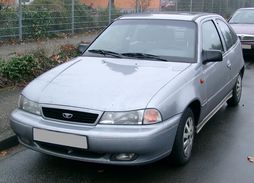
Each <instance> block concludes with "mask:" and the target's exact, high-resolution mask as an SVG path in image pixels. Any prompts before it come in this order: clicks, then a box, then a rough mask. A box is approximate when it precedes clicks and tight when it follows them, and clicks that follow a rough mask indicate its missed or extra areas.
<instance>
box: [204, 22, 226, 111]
mask: <svg viewBox="0 0 254 183" xmlns="http://www.w3.org/2000/svg"><path fill="white" fill-rule="evenodd" d="M201 29H202V49H203V50H220V51H222V52H223V53H224V46H223V42H222V39H221V37H220V34H219V32H218V29H217V28H216V26H215V22H214V21H213V20H208V21H205V22H203V23H202V27H201ZM228 59H229V56H228V55H227V54H224V55H223V61H220V62H219V61H218V62H210V63H206V64H203V65H202V67H203V76H204V87H205V91H206V112H205V113H206V114H208V113H210V112H211V111H212V110H213V109H214V108H215V107H216V106H217V105H218V104H219V103H220V102H221V101H222V100H223V99H224V98H225V96H226V95H227V91H226V90H225V86H226V84H227V82H228V81H229V78H230V77H229V75H228V74H229V69H228V66H227V60H228Z"/></svg>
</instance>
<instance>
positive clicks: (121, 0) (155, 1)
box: [80, 0, 160, 9]
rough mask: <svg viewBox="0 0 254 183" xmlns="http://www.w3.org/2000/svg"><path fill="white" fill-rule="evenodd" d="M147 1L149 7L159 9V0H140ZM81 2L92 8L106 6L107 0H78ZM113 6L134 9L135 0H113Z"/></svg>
mask: <svg viewBox="0 0 254 183" xmlns="http://www.w3.org/2000/svg"><path fill="white" fill-rule="evenodd" d="M141 1H144V2H145V1H149V7H148V8H149V9H159V7H160V0H141ZM80 2H81V3H85V4H86V5H88V6H91V7H93V8H107V7H108V0H80ZM115 7H116V8H117V9H135V8H136V0H115Z"/></svg>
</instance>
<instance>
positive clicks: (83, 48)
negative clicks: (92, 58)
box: [78, 43, 89, 54]
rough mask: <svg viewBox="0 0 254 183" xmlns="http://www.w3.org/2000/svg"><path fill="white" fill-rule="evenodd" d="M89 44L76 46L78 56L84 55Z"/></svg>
mask: <svg viewBox="0 0 254 183" xmlns="http://www.w3.org/2000/svg"><path fill="white" fill-rule="evenodd" d="M88 46H89V44H85V43H81V44H80V45H79V46H78V51H79V53H80V54H82V53H84V52H85V51H86V49H87V48H88Z"/></svg>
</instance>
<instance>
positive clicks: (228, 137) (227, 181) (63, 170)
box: [0, 61, 254, 183]
mask: <svg viewBox="0 0 254 183" xmlns="http://www.w3.org/2000/svg"><path fill="white" fill-rule="evenodd" d="M195 140H196V141H195V144H194V149H193V156H192V159H191V161H190V163H189V164H187V165H186V166H184V167H175V166H174V165H173V164H172V163H170V162H167V161H166V160H161V161H159V162H157V163H153V164H150V165H146V166H138V167H121V166H120V167H119V166H108V165H98V164H90V163H83V162H77V161H72V160H65V159H61V158H56V157H51V156H47V155H43V154H40V153H37V152H34V151H32V150H28V149H26V148H23V147H22V148H21V147H19V148H17V149H16V151H12V153H10V154H9V155H7V156H6V157H4V158H3V157H2V158H1V157H0V182H103V183H104V182H116V183H119V182H139V183H141V182H145V183H147V182H173V183H254V163H250V162H249V161H248V160H247V157H248V156H249V155H253V156H254V62H253V61H252V62H250V63H248V64H247V70H246V74H245V76H244V81H243V95H242V100H241V103H240V105H239V106H238V107H236V108H229V107H227V105H225V106H224V107H223V108H222V109H221V110H220V111H219V112H218V113H217V114H216V115H215V116H214V117H213V118H212V119H211V120H210V121H209V123H208V124H207V125H206V126H205V127H204V128H203V130H202V131H201V132H200V133H199V134H198V135H197V136H196V139H195Z"/></svg>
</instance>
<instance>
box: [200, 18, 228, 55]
mask: <svg viewBox="0 0 254 183" xmlns="http://www.w3.org/2000/svg"><path fill="white" fill-rule="evenodd" d="M202 32H203V35H202V36H203V49H204V50H221V51H223V47H222V43H221V39H220V36H219V34H218V31H217V29H216V27H215V25H214V23H213V22H212V21H211V20H210V21H207V22H205V23H203V25H202Z"/></svg>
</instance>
